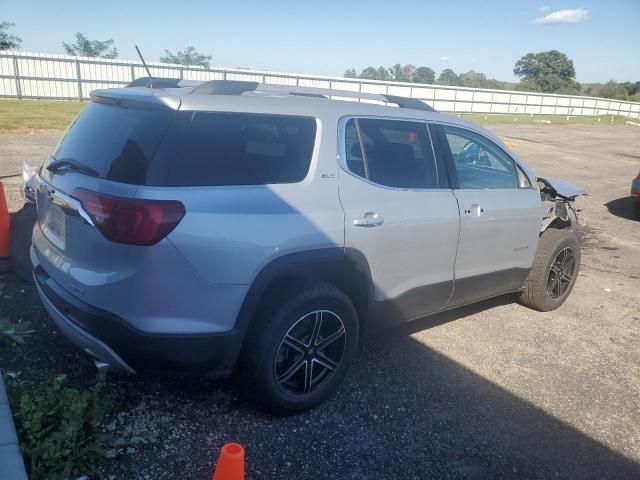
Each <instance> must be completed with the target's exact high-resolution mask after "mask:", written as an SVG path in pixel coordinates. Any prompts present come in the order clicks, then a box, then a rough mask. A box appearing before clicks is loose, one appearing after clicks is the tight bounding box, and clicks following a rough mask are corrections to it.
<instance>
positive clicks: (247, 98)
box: [31, 79, 582, 411]
mask: <svg viewBox="0 0 640 480" xmlns="http://www.w3.org/2000/svg"><path fill="white" fill-rule="evenodd" d="M152 83H155V85H153V84H152ZM159 83H160V85H159V86H160V87H161V88H157V87H158V84H159ZM353 100H357V101H353ZM392 105H394V106H392ZM34 183H35V192H36V199H37V208H38V224H37V226H36V228H35V229H34V233H33V247H32V249H31V261H32V264H33V270H34V277H35V280H36V285H37V288H38V292H39V294H40V297H41V299H42V301H43V303H44V305H45V307H46V309H47V310H48V312H49V313H50V315H51V316H52V318H53V319H54V321H55V322H56V324H57V325H58V327H59V328H60V330H62V331H63V332H64V333H65V334H66V336H67V337H69V338H70V339H71V340H72V341H73V342H74V343H75V344H76V345H78V346H79V347H80V348H81V349H83V350H84V351H85V352H87V353H88V354H89V355H91V356H92V357H94V359H96V361H99V362H102V363H107V364H109V365H112V366H115V367H119V368H121V369H124V370H126V371H129V372H132V373H133V372H143V371H150V370H162V371H174V372H181V373H183V372H198V373H201V374H205V375H211V376H225V375H229V374H231V373H232V372H234V371H236V372H237V377H238V379H239V380H240V384H241V385H242V386H243V387H244V390H245V391H246V392H247V393H249V394H250V395H251V396H253V397H255V398H257V399H258V400H260V401H261V402H262V403H264V404H265V405H267V406H268V407H271V408H273V409H277V410H281V411H283V410H284V411H292V410H301V409H306V408H309V407H312V406H314V405H317V404H318V403H320V402H322V401H323V400H325V399H326V398H327V397H328V396H329V395H331V394H332V393H333V392H334V391H335V390H336V388H337V387H338V386H339V384H340V382H341V381H342V380H343V378H344V377H345V374H346V373H347V370H348V368H349V364H350V363H351V362H352V360H353V359H354V356H355V354H356V350H357V346H358V339H359V338H360V336H361V332H362V331H363V330H365V329H366V330H375V329H379V328H381V327H386V326H390V325H393V324H397V323H400V322H405V321H409V320H413V319H416V318H419V317H423V316H425V315H431V314H435V313H438V312H442V311H444V310H448V309H452V308H455V307H459V306H461V305H466V304H469V303H472V302H477V301H479V300H483V299H486V298H490V297H494V296H497V295H502V294H505V293H517V294H518V295H519V298H520V301H521V302H522V303H523V304H525V305H527V306H529V307H532V308H535V309H537V310H541V311H546V310H552V309H554V308H557V307H558V306H560V305H561V304H562V303H563V302H564V301H565V299H566V298H567V296H568V295H569V292H571V289H572V288H573V285H574V283H575V280H576V277H577V274H578V268H579V263H580V246H579V243H578V240H577V238H576V235H575V233H574V232H573V229H572V228H571V225H572V220H571V218H570V212H571V211H574V210H573V208H572V202H573V201H574V200H575V197H576V196H577V195H579V194H580V193H582V192H581V191H580V190H579V189H577V188H575V187H573V186H571V185H568V184H564V183H562V182H559V181H555V180H547V179H542V178H536V177H535V176H534V174H533V173H532V172H531V170H530V169H529V168H527V166H526V165H525V164H524V163H523V162H522V161H521V160H520V159H519V158H518V157H517V156H516V155H515V154H514V153H513V152H512V151H510V150H509V149H508V148H507V147H506V146H505V145H504V144H503V143H502V142H501V141H500V140H498V139H497V138H496V137H494V136H493V135H492V134H490V133H489V132H487V131H485V130H483V129H481V128H479V127H478V126H476V125H473V124H471V123H468V122H466V121H463V120H460V119H458V118H456V117H453V116H449V115H445V114H442V113H438V112H436V111H434V110H433V109H432V108H431V107H429V106H428V105H426V104H425V103H423V102H420V101H418V100H415V99H408V98H401V97H393V96H389V95H373V94H369V95H367V94H360V93H354V92H341V91H334V90H321V89H314V88H300V87H282V86H279V87H278V86H273V85H264V84H258V83H253V82H231V81H212V82H205V83H201V84H194V83H191V84H190V85H185V84H184V83H183V82H178V81H175V80H173V81H172V80H162V82H159V81H158V80H157V79H155V80H150V79H143V80H141V81H137V82H135V84H134V85H132V86H130V87H127V88H119V89H109V90H99V91H96V92H93V94H92V101H91V103H90V104H89V105H88V106H87V107H86V109H85V110H84V111H83V112H82V113H81V114H80V115H79V116H78V118H77V119H76V120H75V122H74V123H73V124H72V125H71V127H70V128H69V130H68V132H67V133H66V135H65V136H64V137H63V138H62V140H61V141H60V143H59V144H58V146H57V147H56V148H55V151H54V152H53V153H52V155H51V156H50V158H49V159H48V160H47V161H46V162H45V163H44V165H43V166H42V168H41V169H40V171H39V173H38V174H37V175H36V177H35V181H34Z"/></svg>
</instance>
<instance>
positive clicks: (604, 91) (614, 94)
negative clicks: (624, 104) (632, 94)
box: [598, 80, 629, 100]
mask: <svg viewBox="0 0 640 480" xmlns="http://www.w3.org/2000/svg"><path fill="white" fill-rule="evenodd" d="M598 96H600V97H604V98H615V99H617V100H626V99H627V97H628V96H629V91H628V90H627V88H626V86H625V84H624V83H618V82H615V81H614V80H609V81H608V82H607V83H605V84H604V85H603V86H602V88H600V90H599V91H598Z"/></svg>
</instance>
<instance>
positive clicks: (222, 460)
mask: <svg viewBox="0 0 640 480" xmlns="http://www.w3.org/2000/svg"><path fill="white" fill-rule="evenodd" d="M211 480H244V448H242V445H240V444H238V443H227V444H225V445H224V446H223V447H222V449H221V450H220V456H219V457H218V463H216V468H215V470H214V471H213V475H212V476H211Z"/></svg>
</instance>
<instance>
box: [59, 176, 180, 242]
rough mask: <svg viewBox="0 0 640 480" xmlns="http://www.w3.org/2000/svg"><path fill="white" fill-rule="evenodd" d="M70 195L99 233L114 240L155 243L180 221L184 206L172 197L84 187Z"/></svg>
mask: <svg viewBox="0 0 640 480" xmlns="http://www.w3.org/2000/svg"><path fill="white" fill-rule="evenodd" d="M71 196H73V197H75V198H77V199H78V200H80V202H81V203H82V207H83V208H84V209H85V211H86V212H87V213H88V214H89V216H90V217H91V219H92V220H93V223H95V225H96V227H98V229H99V230H100V232H102V234H103V235H104V236H105V237H107V238H108V239H109V240H111V241H113V242H118V243H129V244H132V245H153V244H154V243H158V242H159V241H160V240H162V239H163V238H164V237H166V236H167V235H168V234H169V232H171V230H173V229H174V228H175V227H176V225H178V223H180V220H182V217H184V214H185V210H184V205H182V203H180V202H178V201H176V200H141V199H131V198H123V197H115V196H112V195H105V194H104V193H97V192H92V191H91V190H86V189H84V188H76V189H75V190H74V191H73V192H71Z"/></svg>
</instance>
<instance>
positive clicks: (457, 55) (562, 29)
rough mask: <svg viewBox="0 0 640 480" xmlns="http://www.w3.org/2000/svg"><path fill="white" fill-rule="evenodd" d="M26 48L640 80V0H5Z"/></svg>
mask: <svg viewBox="0 0 640 480" xmlns="http://www.w3.org/2000/svg"><path fill="white" fill-rule="evenodd" d="M2 21H8V22H12V23H15V24H16V27H15V28H14V29H13V33H15V34H16V35H18V36H19V37H21V38H22V40H23V44H22V50H25V51H32V52H45V53H64V50H63V48H62V42H63V41H66V42H68V43H70V42H72V41H73V36H74V34H75V32H82V33H84V34H85V35H87V36H88V37H89V38H90V39H97V40H106V39H110V38H112V39H113V40H114V41H115V46H116V47H117V48H118V49H119V51H120V57H121V58H126V59H134V58H136V53H135V49H134V45H135V44H138V45H139V46H140V47H141V49H142V52H143V54H144V55H145V58H146V59H147V60H148V61H153V60H157V59H158V58H159V57H160V56H161V55H162V54H163V52H164V50H165V49H168V50H171V51H173V52H175V51H176V50H181V49H183V48H184V47H186V46H189V45H192V46H194V47H195V48H196V50H198V51H199V52H200V53H203V54H206V55H211V56H212V57H213V58H212V61H211V65H212V66H220V67H245V68H252V69H261V70H274V71H282V72H292V73H307V74H319V75H342V74H343V73H344V71H345V70H346V69H347V68H356V69H357V70H358V71H360V70H361V69H363V68H365V67H367V66H369V65H374V66H376V67H377V66H379V65H384V66H391V65H393V64H395V63H402V64H406V63H411V64H413V65H416V66H420V65H425V66H428V67H431V68H432V69H434V70H435V71H436V73H439V72H440V71H442V70H443V69H445V68H451V69H453V70H454V71H455V72H457V73H460V72H466V71H469V70H475V71H479V72H483V73H485V74H486V75H487V76H488V77H490V78H496V79H498V80H504V81H515V80H516V77H514V75H513V66H514V64H515V62H516V61H517V60H518V59H519V58H520V57H522V56H523V55H525V54H526V53H529V52H539V51H545V50H552V49H555V50H560V51H561V52H563V53H565V54H567V55H568V56H569V58H571V59H572V60H573V62H574V66H575V69H576V78H577V80H578V81H579V82H583V83H588V82H606V81H608V80H611V79H613V80H616V81H640V48H638V47H639V44H640V0H607V1H600V0H585V1H581V0H576V1H574V0H571V1H561V0H557V1H556V0H540V1H529V0H521V1H515V0H512V1H503V0H493V1H492V0H484V1H470V0H459V1H456V0H450V1H445V0H439V1H427V0H422V1H420V0H395V1H393V0H387V1H379V0H371V1H368V2H365V1H359V0H350V1H338V0H324V1H318V0H284V1H277V2H276V1H269V0H262V1H258V0H245V1H235V2H234V1H232V0H231V1H226V2H223V1H204V0H197V1H189V0H182V1H176V0H171V1H165V0H154V1H153V2H146V1H142V0H139V1H136V0H128V1H121V0H108V1H103V2H100V3H99V4H98V3H97V2H91V1H89V2H87V1H86V0H83V1H75V0H55V1H51V0H49V1H41V0H27V1H18V2H17V1H15V0H11V1H7V0H0V22H2Z"/></svg>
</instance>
